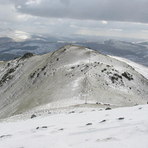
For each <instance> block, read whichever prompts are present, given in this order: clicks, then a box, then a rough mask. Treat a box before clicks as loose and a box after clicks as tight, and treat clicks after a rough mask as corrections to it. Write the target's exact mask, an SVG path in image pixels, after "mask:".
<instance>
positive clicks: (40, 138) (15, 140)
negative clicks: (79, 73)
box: [0, 105, 148, 148]
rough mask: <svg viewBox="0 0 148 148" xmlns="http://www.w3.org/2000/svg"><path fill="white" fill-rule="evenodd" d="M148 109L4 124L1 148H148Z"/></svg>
mask: <svg viewBox="0 0 148 148" xmlns="http://www.w3.org/2000/svg"><path fill="white" fill-rule="evenodd" d="M147 114H148V105H143V106H134V107H125V108H116V109H112V110H104V109H102V110H101V109H99V108H95V109H93V108H89V109H88V108H87V110H85V108H82V109H80V108H79V110H78V109H77V110H73V111H72V112H71V111H69V113H68V112H65V113H64V112H62V113H57V114H49V115H47V116H44V117H43V116H42V115H41V116H39V117H35V118H32V119H25V120H7V121H2V122H1V123H0V148H148V115H147Z"/></svg>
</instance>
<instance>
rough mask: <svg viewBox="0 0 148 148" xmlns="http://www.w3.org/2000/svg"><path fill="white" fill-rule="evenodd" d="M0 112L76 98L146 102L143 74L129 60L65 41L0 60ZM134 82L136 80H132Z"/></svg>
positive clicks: (50, 106)
mask: <svg viewBox="0 0 148 148" xmlns="http://www.w3.org/2000/svg"><path fill="white" fill-rule="evenodd" d="M0 71H1V72H0V117H1V118H3V117H8V116H12V115H15V114H19V113H23V112H25V111H28V110H31V109H34V108H36V107H37V108H40V107H41V106H43V108H44V109H45V108H47V109H49V110H50V109H59V108H63V107H69V106H75V105H82V104H85V103H87V104H92V105H93V104H94V105H96V103H97V104H102V105H105V104H108V105H110V106H114V107H118V106H132V105H136V104H145V103H147V101H148V100H147V95H148V80H147V79H146V78H144V77H143V76H142V75H141V74H139V73H138V72H137V71H135V70H134V68H132V67H131V66H130V65H128V64H126V63H124V62H121V61H118V60H116V59H114V58H112V57H109V56H106V55H102V54H100V53H98V52H97V51H94V50H92V49H89V48H85V47H81V46H75V45H67V46H64V47H63V48H61V49H59V50H57V51H55V52H52V53H48V54H45V55H36V56H32V57H30V58H27V59H23V60H20V59H16V60H12V61H9V62H3V63H1V64H0ZM137 84H138V86H137Z"/></svg>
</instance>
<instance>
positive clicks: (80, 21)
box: [0, 0, 148, 40]
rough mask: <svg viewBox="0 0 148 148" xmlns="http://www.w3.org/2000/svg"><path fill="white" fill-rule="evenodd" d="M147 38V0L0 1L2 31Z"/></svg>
mask: <svg viewBox="0 0 148 148" xmlns="http://www.w3.org/2000/svg"><path fill="white" fill-rule="evenodd" d="M11 30H15V31H16V32H20V31H24V32H28V33H36V34H38V33H42V34H48V35H57V36H72V35H83V36H110V37H123V38H138V39H146V40H148V0H0V34H1V35H5V34H6V33H7V32H9V31H11Z"/></svg>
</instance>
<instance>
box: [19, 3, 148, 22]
mask: <svg viewBox="0 0 148 148" xmlns="http://www.w3.org/2000/svg"><path fill="white" fill-rule="evenodd" d="M18 2H19V5H21V7H18V8H17V11H18V12H21V13H26V14H31V15H35V16H41V17H55V18H72V19H84V20H85V19H88V20H111V21H129V22H144V23H148V9H147V6H148V0H41V2H40V3H38V4H35V3H34V4H30V5H28V4H26V1H20V0H19V1H16V5H17V3H18Z"/></svg>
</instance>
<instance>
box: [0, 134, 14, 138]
mask: <svg viewBox="0 0 148 148" xmlns="http://www.w3.org/2000/svg"><path fill="white" fill-rule="evenodd" d="M10 136H12V135H2V136H0V138H5V137H10Z"/></svg>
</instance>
